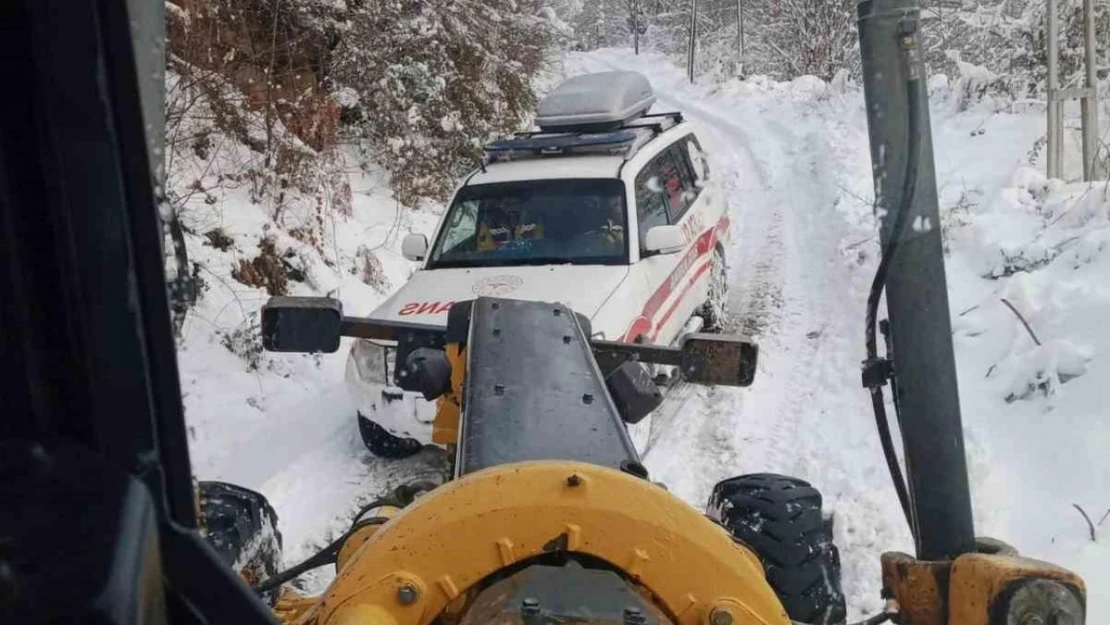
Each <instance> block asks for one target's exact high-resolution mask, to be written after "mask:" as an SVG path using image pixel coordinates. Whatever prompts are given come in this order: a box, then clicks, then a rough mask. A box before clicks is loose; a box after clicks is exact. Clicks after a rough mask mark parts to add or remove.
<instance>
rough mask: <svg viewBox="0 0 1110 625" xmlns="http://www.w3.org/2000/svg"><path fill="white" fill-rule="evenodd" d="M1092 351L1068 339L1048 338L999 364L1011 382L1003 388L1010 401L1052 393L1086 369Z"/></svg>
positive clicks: (1002, 373) (1001, 371)
mask: <svg viewBox="0 0 1110 625" xmlns="http://www.w3.org/2000/svg"><path fill="white" fill-rule="evenodd" d="M1091 357H1092V354H1091V353H1090V352H1089V351H1086V350H1084V349H1081V348H1079V347H1076V346H1075V345H1072V344H1071V343H1069V342H1068V341H1063V340H1055V341H1049V342H1048V343H1045V344H1044V345H1038V346H1036V347H1034V348H1033V349H1030V350H1028V351H1025V352H1023V353H1021V354H1018V355H1015V356H1014V357H1012V358H1011V359H1010V360H1009V361H1008V362H1005V363H1003V364H1001V365H999V370H1000V371H999V374H1000V375H1004V376H1006V378H1007V379H1008V382H1007V383H1006V385H1005V386H1004V387H1003V389H1002V397H1003V399H1005V401H1006V402H1007V403H1009V402H1014V401H1018V400H1021V399H1029V398H1030V397H1033V396H1037V395H1043V396H1047V397H1052V396H1054V395H1056V394H1057V393H1059V392H1060V387H1061V386H1062V385H1063V384H1065V383H1067V382H1069V381H1071V380H1073V379H1075V378H1077V377H1079V376H1081V375H1083V374H1084V373H1086V372H1087V363H1088V362H1090V360H1091Z"/></svg>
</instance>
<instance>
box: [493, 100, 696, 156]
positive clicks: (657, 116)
mask: <svg viewBox="0 0 1110 625" xmlns="http://www.w3.org/2000/svg"><path fill="white" fill-rule="evenodd" d="M656 120H657V121H656ZM682 121H683V117H682V113H679V112H677V111H674V112H668V113H653V114H650V115H641V116H639V117H635V118H632V119H629V120H626V121H624V122H623V123H622V124H620V125H619V126H617V127H615V128H610V129H608V130H605V131H588V130H584V129H581V128H573V129H571V128H568V129H566V130H560V131H551V130H542V129H541V130H530V131H526V132H518V133H515V134H513V136H512V137H510V138H506V139H499V140H497V141H492V142H490V143H489V144H487V145H486V146H485V160H486V162H487V163H501V162H506V161H516V160H525V159H533V158H544V157H552V156H566V155H571V154H576V155H584V154H597V155H609V156H623V157H624V159H625V160H628V159H629V158H632V156H633V155H635V154H636V152H638V151H639V150H640V148H642V147H643V146H644V145H647V144H648V143H649V142H650V141H651V140H652V139H654V138H655V137H656V136H657V135H660V134H662V133H663V132H665V131H667V130H669V129H671V128H673V127H675V126H677V125H678V124H681V123H682Z"/></svg>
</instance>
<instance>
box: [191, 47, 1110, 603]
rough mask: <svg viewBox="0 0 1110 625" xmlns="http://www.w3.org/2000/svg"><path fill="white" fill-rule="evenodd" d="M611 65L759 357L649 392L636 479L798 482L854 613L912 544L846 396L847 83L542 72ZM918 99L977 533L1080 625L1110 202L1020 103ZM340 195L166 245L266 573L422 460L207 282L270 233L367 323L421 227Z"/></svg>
mask: <svg viewBox="0 0 1110 625" xmlns="http://www.w3.org/2000/svg"><path fill="white" fill-rule="evenodd" d="M612 68H621V69H634V70H638V71H641V72H643V73H644V74H646V75H647V76H648V77H649V78H650V79H651V81H652V83H653V85H654V86H655V88H656V90H657V93H658V95H659V97H660V103H659V104H658V105H657V109H673V108H678V109H680V110H682V111H684V112H686V113H687V114H688V116H689V117H691V118H692V119H693V121H694V123H695V124H696V125H697V126H698V127H699V134H700V135H701V136H702V137H703V140H704V141H705V143H706V144H707V145H706V148H707V150H708V151H709V152H710V153H711V155H712V157H713V158H714V159H715V160H716V171H720V172H721V173H722V175H723V176H725V177H726V191H727V192H728V195H729V202H730V207H731V211H732V218H733V223H734V224H735V228H736V232H735V234H736V241H735V244H734V247H733V249H731V250H729V254H730V265H731V266H730V281H731V287H732V290H731V293H732V297H733V301H732V306H731V308H732V311H733V313H734V323H735V325H736V326H737V329H738V330H739V331H742V332H744V333H748V334H750V335H752V336H754V337H755V338H756V339H757V340H758V341H759V343H760V345H761V358H762V363H761V365H760V370H759V373H758V377H757V382H756V384H755V385H754V386H752V387H751V388H750V389H711V388H710V389H705V388H684V389H682V392H681V393H677V394H675V395H674V396H672V397H669V398H668V402H667V405H666V407H665V410H663V411H661V413H660V415H659V416H657V417H655V418H654V419H653V422H652V423H651V425H650V432H649V433H648V434H647V436H646V438H647V440H646V444H645V461H646V464H647V466H648V468H649V469H650V470H651V472H652V477H653V479H657V480H660V481H662V482H664V483H666V484H667V485H668V487H669V488H670V489H671V490H672V491H673V492H675V493H676V494H678V495H679V496H681V497H683V498H685V499H686V500H688V501H689V502H690V503H691V504H693V505H695V506H698V507H702V506H704V504H705V501H706V499H707V496H708V494H709V491H710V489H711V487H712V485H713V484H714V482H715V481H717V480H719V479H722V478H724V477H728V476H732V475H736V474H741V473H753V472H764V471H773V472H781V473H788V474H794V475H797V476H799V477H802V478H804V479H807V480H809V481H811V482H812V483H813V484H814V485H815V486H817V487H818V488H820V489H821V490H822V492H823V493H824V494H825V497H826V508H827V510H829V511H831V512H832V514H833V515H834V519H835V532H836V534H835V538H836V542H837V543H838V545H839V547H840V551H841V558H842V561H843V562H844V576H845V579H844V583H845V591H846V593H847V594H848V598H849V606H850V608H851V613H852V616H858V615H861V614H871V613H874V612H876V611H878V610H879V609H881V607H882V601H881V600H880V598H879V596H878V588H879V568H878V555H879V554H880V553H881V552H882V551H885V550H890V549H897V550H904V551H912V545H911V542H910V536H909V533H908V531H907V530H906V528H905V527H904V521H903V520H902V518H901V512H900V510H899V509H898V505H897V501H896V498H895V496H894V492H893V489H892V487H891V485H890V478H889V476H888V475H887V473H886V469H885V466H884V463H883V458H882V455H881V452H880V448H879V444H878V439H877V436H876V433H875V426H874V420H873V416H872V414H871V408H870V405H869V401H868V398H867V395H866V393H865V392H864V390H863V389H862V388H860V386H859V363H860V362H861V361H862V360H863V317H864V302H865V300H866V293H867V287H868V284H869V282H870V279H871V277H872V274H873V272H874V269H875V265H876V262H877V256H878V243H877V237H876V228H875V224H874V221H873V218H872V216H871V198H872V195H873V193H872V190H871V166H870V160H869V153H868V143H867V132H866V123H865V118H864V113H863V98H862V93H861V92H860V90H859V88H858V87H857V86H855V85H853V84H850V83H848V82H847V81H844V80H842V81H839V82H836V81H834V84H829V83H825V82H823V81H821V80H819V79H816V78H811V77H810V78H807V77H803V78H799V79H796V80H794V81H792V82H789V83H776V82H772V81H770V80H766V79H761V78H759V77H753V78H750V79H748V80H747V81H743V82H741V81H738V80H733V81H729V82H724V83H721V84H717V85H693V86H691V85H689V83H688V82H687V81H686V79H685V74H684V72H683V70H682V69H680V68H678V67H675V66H674V65H673V64H671V63H670V62H669V61H667V60H666V59H665V58H664V57H662V56H658V55H641V56H634V55H632V54H631V52H630V51H624V50H603V51H598V52H594V53H589V54H575V55H571V56H570V57H568V59H567V61H566V63H565V71H566V72H567V73H568V74H573V73H582V72H590V71H601V70H606V69H612ZM931 92H932V115H933V130H934V136H935V144H936V145H935V152H936V160H937V172H938V178H939V179H938V187H939V189H940V201H941V209H942V214H943V219H942V221H943V227H944V228H945V233H946V236H947V242H948V246H949V248H950V255H949V257H948V272H949V285H950V290H951V301H952V317H953V325H954V329H955V333H954V341H955V345H956V353H957V359H958V366H959V370H960V385H961V387H960V391H961V399H962V405H963V416H964V423H965V428H966V430H967V432H966V434H967V438H968V453H969V464H970V468H971V473H972V475H971V477H972V488H973V497H974V506H975V514H976V523H977V530H978V532H979V533H980V534H984V535H990V536H993V537H997V538H1001V539H1004V540H1007V541H1009V542H1012V543H1013V544H1015V545H1016V546H1018V547H1019V548H1020V549H1021V550H1022V551H1023V552H1025V553H1027V554H1029V555H1032V556H1035V557H1043V558H1045V559H1048V560H1052V561H1055V562H1058V563H1060V564H1062V565H1065V566H1069V567H1072V568H1074V569H1076V570H1077V571H1078V572H1079V573H1080V574H1082V575H1083V576H1084V577H1085V578H1086V580H1087V582H1088V585H1089V589H1090V615H1089V618H1088V622H1089V623H1093V624H1097V623H1103V622H1107V621H1110V591H1108V590H1107V589H1108V588H1110V519H1107V520H1105V521H1104V522H1102V525H1101V526H1097V525H1098V524H1099V522H1100V518H1102V517H1103V515H1104V513H1106V512H1108V511H1110V414H1108V413H1107V411H1106V410H1104V409H1103V408H1102V406H1103V405H1104V404H1105V403H1106V402H1107V400H1110V391H1107V390H1106V389H1104V388H1103V387H1102V386H1101V385H1102V383H1104V382H1103V381H1104V380H1106V379H1107V376H1108V375H1110V364H1107V360H1106V357H1107V355H1110V331H1107V330H1106V327H1105V326H1106V324H1105V322H1104V319H1106V318H1107V317H1108V316H1110V287H1107V286H1105V285H1106V280H1105V278H1104V276H1106V275H1107V272H1108V271H1110V249H1108V247H1110V245H1108V242H1110V190H1108V188H1107V186H1106V185H1105V184H1100V185H1090V186H1088V185H1081V184H1072V185H1065V184H1063V183H1061V182H1059V181H1046V180H1044V179H1043V176H1041V175H1040V174H1038V173H1037V172H1038V171H1043V164H1041V163H1039V162H1037V161H1035V160H1034V161H1033V163H1032V164H1031V162H1030V155H1029V153H1030V151H1031V150H1032V148H1033V147H1034V145H1035V143H1036V142H1037V139H1038V138H1039V137H1040V136H1041V135H1042V134H1043V115H1042V112H1041V111H1040V110H1037V109H1036V108H1035V107H1033V108H1030V109H1029V110H1024V111H1023V110H1016V111H1012V110H1009V109H1006V110H1004V111H1003V110H999V107H998V106H997V105H991V104H989V103H985V104H979V105H976V104H972V105H971V106H970V107H964V106H962V105H961V102H962V101H963V94H964V93H965V91H964V90H963V86H962V83H961V82H960V81H959V80H958V77H952V80H951V81H945V80H941V79H939V78H937V79H934V80H933V81H931ZM962 109H966V110H962ZM1108 113H1110V112H1108ZM1106 118H1110V114H1108V115H1107V116H1106ZM352 162H353V159H352ZM1073 162H1074V158H1073ZM349 169H350V170H351V171H354V170H355V169H356V168H355V167H353V166H352V167H350V168H349ZM350 186H351V191H352V195H351V197H352V201H351V207H352V210H351V212H350V215H342V214H336V213H331V217H329V220H328V222H327V223H325V224H323V226H322V232H323V233H324V240H323V241H322V242H321V244H319V245H317V246H311V245H309V246H306V245H305V244H304V243H302V242H300V241H297V240H295V239H290V238H289V237H284V236H282V235H281V233H280V232H275V231H274V230H273V228H272V223H271V220H270V217H269V216H268V215H267V213H266V212H265V211H264V210H263V209H262V208H261V207H259V205H256V204H252V203H251V202H250V201H249V198H248V197H247V196H246V194H245V192H243V193H238V194H237V193H236V192H234V191H229V192H227V193H224V194H222V195H221V196H220V197H218V198H217V199H216V200H215V201H214V202H213V203H211V204H208V205H207V206H208V207H209V208H208V209H205V211H200V212H198V213H195V215H202V216H204V217H196V216H194V219H202V218H203V219H206V220H207V221H204V223H194V224H192V226H191V228H190V229H191V230H192V231H194V232H202V233H203V232H209V231H211V230H212V229H213V228H215V227H216V226H219V228H220V229H221V231H222V232H223V233H224V234H226V235H227V237H228V239H229V242H223V241H222V239H221V240H220V241H213V240H201V235H191V236H195V237H196V238H195V239H193V240H192V243H193V244H192V246H191V248H190V249H191V250H194V253H195V254H202V257H201V258H202V260H203V261H204V262H203V264H204V266H205V267H206V268H207V269H206V270H205V271H208V272H210V273H211V275H209V276H208V279H206V280H205V283H206V284H207V290H206V291H205V292H204V293H203V295H202V297H201V300H200V303H199V305H198V308H197V309H196V310H195V312H192V313H190V315H189V316H188V318H187V319H188V320H187V324H186V326H185V328H184V330H183V335H184V340H183V344H182V347H181V351H180V354H179V361H180V363H181V370H182V377H183V387H184V389H185V392H186V396H185V402H186V407H187V418H188V420H189V425H190V431H191V435H192V441H191V452H192V457H193V462H194V469H195V471H196V473H197V474H198V476H199V477H200V478H202V479H213V478H215V479H223V480H229V481H235V482H240V483H243V484H245V485H247V486H252V487H255V488H259V489H261V490H262V492H264V493H265V494H266V495H267V496H268V497H269V498H270V499H271V501H272V502H273V503H274V505H275V507H276V509H277V512H278V515H279V517H280V526H281V529H282V531H283V533H284V535H285V544H286V556H287V560H288V563H290V564H292V563H295V562H296V561H299V560H300V559H302V558H303V557H304V556H306V555H308V554H309V553H311V552H312V551H313V550H314V547H316V546H318V545H321V544H323V543H324V542H326V541H327V539H329V538H331V537H332V536H333V534H334V532H335V530H336V528H338V527H345V526H346V523H345V520H346V518H345V517H346V516H348V515H349V514H351V512H352V511H353V510H354V509H356V508H357V505H358V503H359V502H360V501H362V502H364V501H366V500H368V499H370V498H372V497H374V496H376V495H379V494H381V492H382V491H384V490H385V489H386V488H387V487H389V486H391V485H394V484H396V483H398V482H401V481H406V480H408V479H410V478H411V477H412V476H414V475H419V476H430V475H434V474H435V473H436V471H437V469H438V467H439V464H440V461H441V458H440V457H439V454H437V453H436V452H434V451H427V452H424V453H422V454H421V455H419V456H417V457H416V458H414V459H411V460H408V461H403V462H385V461H381V460H379V459H377V458H374V457H372V456H371V455H370V454H369V453H368V452H366V451H365V450H364V448H363V447H362V444H361V442H360V441H359V438H358V432H357V428H356V426H355V419H354V409H353V407H352V406H351V404H350V401H349V399H348V398H347V397H346V395H345V393H344V389H343V386H342V371H343V364H344V359H345V352H344V351H343V350H341V351H340V352H339V353H338V354H334V355H329V356H322V357H316V358H312V357H303V356H275V355H270V354H262V353H259V352H258V349H257V348H258V345H257V339H256V338H253V337H255V336H256V332H257V330H256V326H255V325H254V324H256V313H257V310H258V308H259V306H260V305H261V303H262V302H263V301H264V300H265V298H266V297H267V292H266V290H265V288H261V287H259V288H254V287H248V286H245V285H244V284H242V283H240V282H239V281H237V280H235V279H233V277H232V275H231V274H232V271H233V270H237V271H241V269H238V268H240V267H241V266H240V264H239V261H240V260H244V259H252V258H255V257H257V256H258V255H259V251H258V250H259V248H258V246H259V243H260V242H261V241H262V240H263V238H264V236H266V235H270V239H271V240H272V241H274V246H275V249H274V254H273V255H274V256H276V257H278V258H285V259H287V260H288V261H289V262H290V263H291V264H292V265H293V266H294V268H295V269H297V270H299V271H300V272H301V273H302V274H303V278H304V279H303V280H301V281H299V282H295V283H293V284H291V285H290V292H291V293H293V294H310V293H311V294H332V295H334V296H336V297H339V298H340V299H342V300H343V302H344V305H345V310H346V311H347V312H349V313H352V314H358V313H360V312H367V311H369V310H370V309H372V307H373V306H374V305H375V304H376V303H377V302H379V301H381V300H382V299H384V297H386V296H387V295H388V293H389V292H390V290H391V289H394V288H396V287H398V286H399V285H400V284H402V283H403V281H404V280H405V279H406V278H407V277H408V275H409V273H410V272H411V271H412V270H413V267H412V265H411V264H410V263H408V262H407V261H404V260H403V259H401V257H400V255H399V253H398V251H397V250H398V246H399V244H400V239H401V237H402V236H403V235H404V234H405V233H407V232H409V231H416V232H429V231H430V230H431V228H432V227H433V226H434V224H435V219H436V215H435V213H434V211H431V210H424V211H415V212H414V211H411V210H408V209H406V208H404V207H402V206H400V205H399V204H398V203H397V202H396V201H394V199H393V197H392V195H391V193H390V192H389V190H388V185H387V184H386V180H385V178H384V177H383V176H381V175H365V174H361V173H360V174H350ZM220 248H222V249H220ZM197 250H203V251H202V252H198V251H197ZM368 255H369V256H368ZM371 256H372V258H370V257H371ZM367 266H369V267H371V269H369V270H367V269H366V267H367ZM368 277H372V279H367V278H368ZM367 282H369V284H368V283H367ZM1026 323H1027V324H1028V326H1029V328H1028V329H1026V327H1025V324H1026ZM1033 335H1035V336H1036V339H1035V340H1034V338H1033ZM233 351H234V352H236V353H233ZM1073 504H1077V505H1078V506H1080V507H1081V508H1083V509H1084V510H1085V511H1086V513H1087V515H1089V516H1090V518H1091V520H1092V524H1093V525H1096V527H1095V528H1094V530H1092V531H1093V533H1094V534H1095V535H1096V537H1097V539H1098V540H1097V541H1094V540H1092V539H1091V536H1090V533H1091V532H1089V529H1088V526H1087V523H1086V522H1085V521H1084V518H1083V516H1082V515H1081V514H1080V513H1079V512H1078V511H1077V509H1076V508H1074V507H1073ZM328 576H329V573H327V572H326V571H325V572H323V573H321V574H320V575H319V576H318V577H317V578H313V579H310V580H309V587H311V588H320V587H321V586H322V584H323V583H325V582H326V580H327V578H328Z"/></svg>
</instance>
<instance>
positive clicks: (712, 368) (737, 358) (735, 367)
mask: <svg viewBox="0 0 1110 625" xmlns="http://www.w3.org/2000/svg"><path fill="white" fill-rule="evenodd" d="M758 361H759V347H758V346H757V345H756V344H755V343H752V342H750V341H747V340H744V339H742V338H740V337H733V336H723V335H719V334H690V335H688V336H686V337H684V338H683V339H682V365H681V366H680V368H681V370H682V377H683V378H685V379H686V380H687V381H689V382H693V383H695V384H720V385H723V386H750V385H751V383H752V382H753V381H754V380H755V365H756V363H757V362H758Z"/></svg>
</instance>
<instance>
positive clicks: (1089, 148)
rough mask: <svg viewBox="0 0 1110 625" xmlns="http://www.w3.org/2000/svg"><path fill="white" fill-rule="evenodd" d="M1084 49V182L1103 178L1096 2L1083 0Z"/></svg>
mask: <svg viewBox="0 0 1110 625" xmlns="http://www.w3.org/2000/svg"><path fill="white" fill-rule="evenodd" d="M1083 47H1084V49H1085V52H1086V54H1085V55H1084V56H1085V63H1086V66H1087V67H1086V70H1087V71H1086V74H1087V76H1086V78H1087V84H1086V93H1084V94H1083V100H1082V111H1083V113H1082V114H1083V180H1086V181H1091V180H1097V179H1099V178H1101V177H1102V175H1103V174H1104V173H1105V172H1102V171H1100V170H1101V167H1100V166H1099V160H1098V151H1099V150H1098V148H1099V134H1098V76H1097V75H1096V69H1097V68H1098V55H1097V52H1096V48H1095V0H1083Z"/></svg>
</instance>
